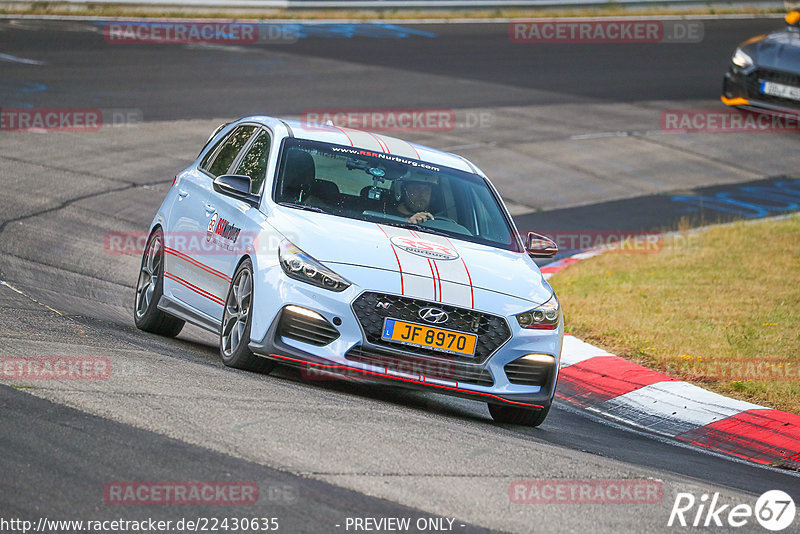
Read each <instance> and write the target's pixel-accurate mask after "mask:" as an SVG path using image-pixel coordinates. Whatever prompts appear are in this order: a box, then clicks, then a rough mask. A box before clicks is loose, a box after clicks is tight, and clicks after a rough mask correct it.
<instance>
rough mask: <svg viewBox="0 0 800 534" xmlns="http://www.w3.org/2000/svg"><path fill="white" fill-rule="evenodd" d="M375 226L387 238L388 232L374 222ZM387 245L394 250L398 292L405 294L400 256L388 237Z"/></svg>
mask: <svg viewBox="0 0 800 534" xmlns="http://www.w3.org/2000/svg"><path fill="white" fill-rule="evenodd" d="M375 226H377V227H378V228H380V229H381V232H383V235H385V236H386V239H389V234H387V233H386V230H384V229H383V227H382V226H381V225H380V224H378V223H375ZM389 246H391V247H392V252H394V259H396V260H397V268H398V269H399V270H400V294H401V295H405V294H406V291H405V286H404V284H403V266H402V265H400V256H398V255H397V251H396V250H395V249H394V243H392V240H391V239H389Z"/></svg>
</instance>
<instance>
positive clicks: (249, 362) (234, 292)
mask: <svg viewBox="0 0 800 534" xmlns="http://www.w3.org/2000/svg"><path fill="white" fill-rule="evenodd" d="M252 322H253V263H252V262H251V261H250V259H246V260H244V261H243V262H242V263H241V264H240V265H239V268H238V269H236V274H234V275H233V281H232V282H231V286H230V288H229V289H228V297H227V298H226V299H225V310H224V311H223V312H222V330H221V332H220V335H219V351H220V354H221V355H222V363H224V364H225V365H227V366H228V367H235V368H236V369H246V370H249V371H257V372H261V373H269V372H270V371H271V370H272V368H273V367H274V366H275V362H273V361H271V360H267V359H266V358H259V357H258V356H256V355H255V354H253V353H252V352H251V351H250V347H248V343H250V327H251V325H252Z"/></svg>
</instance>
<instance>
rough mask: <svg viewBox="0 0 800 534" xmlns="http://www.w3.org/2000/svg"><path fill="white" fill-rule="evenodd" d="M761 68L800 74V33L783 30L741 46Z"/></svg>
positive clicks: (746, 42)
mask: <svg viewBox="0 0 800 534" xmlns="http://www.w3.org/2000/svg"><path fill="white" fill-rule="evenodd" d="M739 46H740V48H741V49H742V50H744V51H745V52H746V53H747V54H748V55H750V57H752V58H753V61H754V62H755V64H756V65H757V66H758V67H760V68H767V69H774V70H782V71H786V72H793V73H799V74H800V32H797V31H794V30H782V31H777V32H773V33H770V34H768V35H764V36H760V37H754V38H753V39H750V40H748V41H745V42H744V43H742V44H741V45H739Z"/></svg>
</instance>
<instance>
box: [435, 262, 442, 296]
mask: <svg viewBox="0 0 800 534" xmlns="http://www.w3.org/2000/svg"><path fill="white" fill-rule="evenodd" d="M433 267H434V268H435V269H436V280H438V281H439V302H442V277H441V276H440V275H439V266H438V265H436V260H433Z"/></svg>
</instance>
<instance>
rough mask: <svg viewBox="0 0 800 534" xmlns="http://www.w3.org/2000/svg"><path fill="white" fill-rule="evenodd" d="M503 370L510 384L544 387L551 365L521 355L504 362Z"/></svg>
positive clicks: (548, 377)
mask: <svg viewBox="0 0 800 534" xmlns="http://www.w3.org/2000/svg"><path fill="white" fill-rule="evenodd" d="M505 372H506V377H507V378H508V381H509V382H511V383H512V384H518V385H521V386H542V387H544V386H545V385H547V384H548V383H549V381H550V375H551V374H552V372H553V366H552V365H551V364H544V363H542V362H536V361H531V360H526V359H525V358H524V357H523V358H519V359H516V360H514V361H513V362H511V363H508V364H506V367H505Z"/></svg>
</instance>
